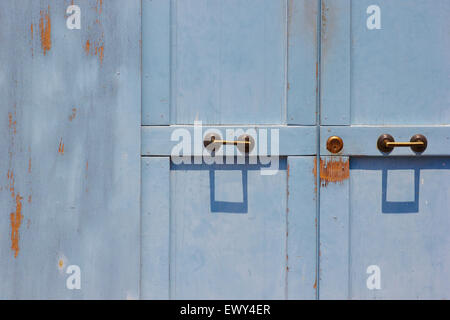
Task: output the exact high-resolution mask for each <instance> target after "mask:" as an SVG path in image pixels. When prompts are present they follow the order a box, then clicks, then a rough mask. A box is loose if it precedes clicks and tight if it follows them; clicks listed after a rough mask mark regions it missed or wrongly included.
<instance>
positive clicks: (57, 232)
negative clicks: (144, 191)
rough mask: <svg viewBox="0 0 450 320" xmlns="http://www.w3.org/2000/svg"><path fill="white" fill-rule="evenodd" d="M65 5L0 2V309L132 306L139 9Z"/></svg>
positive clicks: (87, 0) (133, 2) (116, 3)
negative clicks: (76, 24) (61, 303)
mask: <svg viewBox="0 0 450 320" xmlns="http://www.w3.org/2000/svg"><path fill="white" fill-rule="evenodd" d="M72 4H73V1H70V0H64V1H46V0H45V1H44V0H43V1H32V0H27V1H25V0H24V1H1V2H0V20H1V21H2V27H1V28H0V65H2V66H3V67H2V68H3V69H2V72H0V96H1V97H2V99H1V100H0V119H1V120H0V148H1V150H2V151H3V152H2V153H0V208H1V210H0V211H1V214H0V283H1V286H0V298H1V299H126V298H130V299H133V298H137V297H138V296H139V292H138V289H139V243H140V240H139V239H140V233H139V220H140V219H139V217H140V205H139V202H140V201H139V199H140V194H139V192H140V123H141V119H140V118H141V112H140V95H141V90H140V82H141V81H140V50H139V40H140V21H141V19H140V1H139V0H129V1H121V0H111V1H96V0H78V1H75V4H76V5H78V7H79V8H80V13H81V16H80V17H81V24H80V29H69V28H68V27H67V19H68V18H69V16H71V15H72V14H73V12H72V13H69V14H67V13H66V12H67V11H66V10H67V8H68V7H69V6H71V5H72ZM77 267H78V268H79V269H78V270H79V271H80V272H79V275H80V277H79V279H80V287H79V288H78V286H73V284H74V282H76V281H74V282H72V281H71V279H73V280H75V279H74V278H73V277H72V276H76V274H74V272H76V271H75V270H77ZM70 277H71V278H70ZM68 283H69V285H68ZM75 284H76V283H75Z"/></svg>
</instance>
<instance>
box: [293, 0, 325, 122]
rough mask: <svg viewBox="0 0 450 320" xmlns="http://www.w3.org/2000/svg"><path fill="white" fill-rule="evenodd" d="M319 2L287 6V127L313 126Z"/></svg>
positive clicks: (295, 2) (300, 0) (298, 0)
mask: <svg viewBox="0 0 450 320" xmlns="http://www.w3.org/2000/svg"><path fill="white" fill-rule="evenodd" d="M317 10H318V1H311V0H291V1H289V2H288V16H287V24H288V25H287V28H288V30H287V37H288V40H287V41H288V53H287V54H288V59H287V64H288V65H287V123H288V124H291V125H314V124H315V123H316V96H317V94H316V89H317V76H318V69H317V68H318V62H317V47H318V46H317Z"/></svg>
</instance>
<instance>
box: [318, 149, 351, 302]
mask: <svg viewBox="0 0 450 320" xmlns="http://www.w3.org/2000/svg"><path fill="white" fill-rule="evenodd" d="M349 161H350V160H349V157H333V156H331V157H321V159H320V248H319V250H320V251H319V257H320V259H319V261H320V262H319V265H320V273H319V276H320V278H319V279H320V292H319V297H320V299H325V300H327V299H348V298H349V297H350V292H349V287H350V285H349V281H350V280H349V270H350V269H349V267H350V265H349V258H350V255H351V252H350V246H349V242H350V206H349V197H350V181H349V174H350V172H349Z"/></svg>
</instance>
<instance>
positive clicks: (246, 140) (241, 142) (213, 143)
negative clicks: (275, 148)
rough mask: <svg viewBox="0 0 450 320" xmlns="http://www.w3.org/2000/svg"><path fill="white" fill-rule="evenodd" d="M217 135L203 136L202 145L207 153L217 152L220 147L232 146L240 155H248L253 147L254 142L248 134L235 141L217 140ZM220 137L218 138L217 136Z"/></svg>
mask: <svg viewBox="0 0 450 320" xmlns="http://www.w3.org/2000/svg"><path fill="white" fill-rule="evenodd" d="M218 136H219V135H216V134H214V133H208V134H207V135H205V138H204V140H203V145H204V146H205V148H206V149H208V150H209V151H218V150H219V149H220V147H221V146H222V145H225V144H233V145H235V146H236V147H237V148H238V150H239V151H240V152H242V153H250V152H251V151H252V150H253V148H254V147H255V140H254V139H253V137H252V136H250V135H248V134H243V135H241V136H239V138H238V139H237V140H222V139H219V138H218ZM219 137H220V136H219Z"/></svg>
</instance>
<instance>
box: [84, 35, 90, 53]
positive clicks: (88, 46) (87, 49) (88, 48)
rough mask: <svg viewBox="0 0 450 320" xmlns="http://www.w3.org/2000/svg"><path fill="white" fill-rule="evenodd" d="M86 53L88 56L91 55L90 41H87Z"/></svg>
mask: <svg viewBox="0 0 450 320" xmlns="http://www.w3.org/2000/svg"><path fill="white" fill-rule="evenodd" d="M84 51H85V52H86V55H89V52H90V51H91V42H90V41H89V39H88V40H87V41H86V44H85V45H84Z"/></svg>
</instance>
